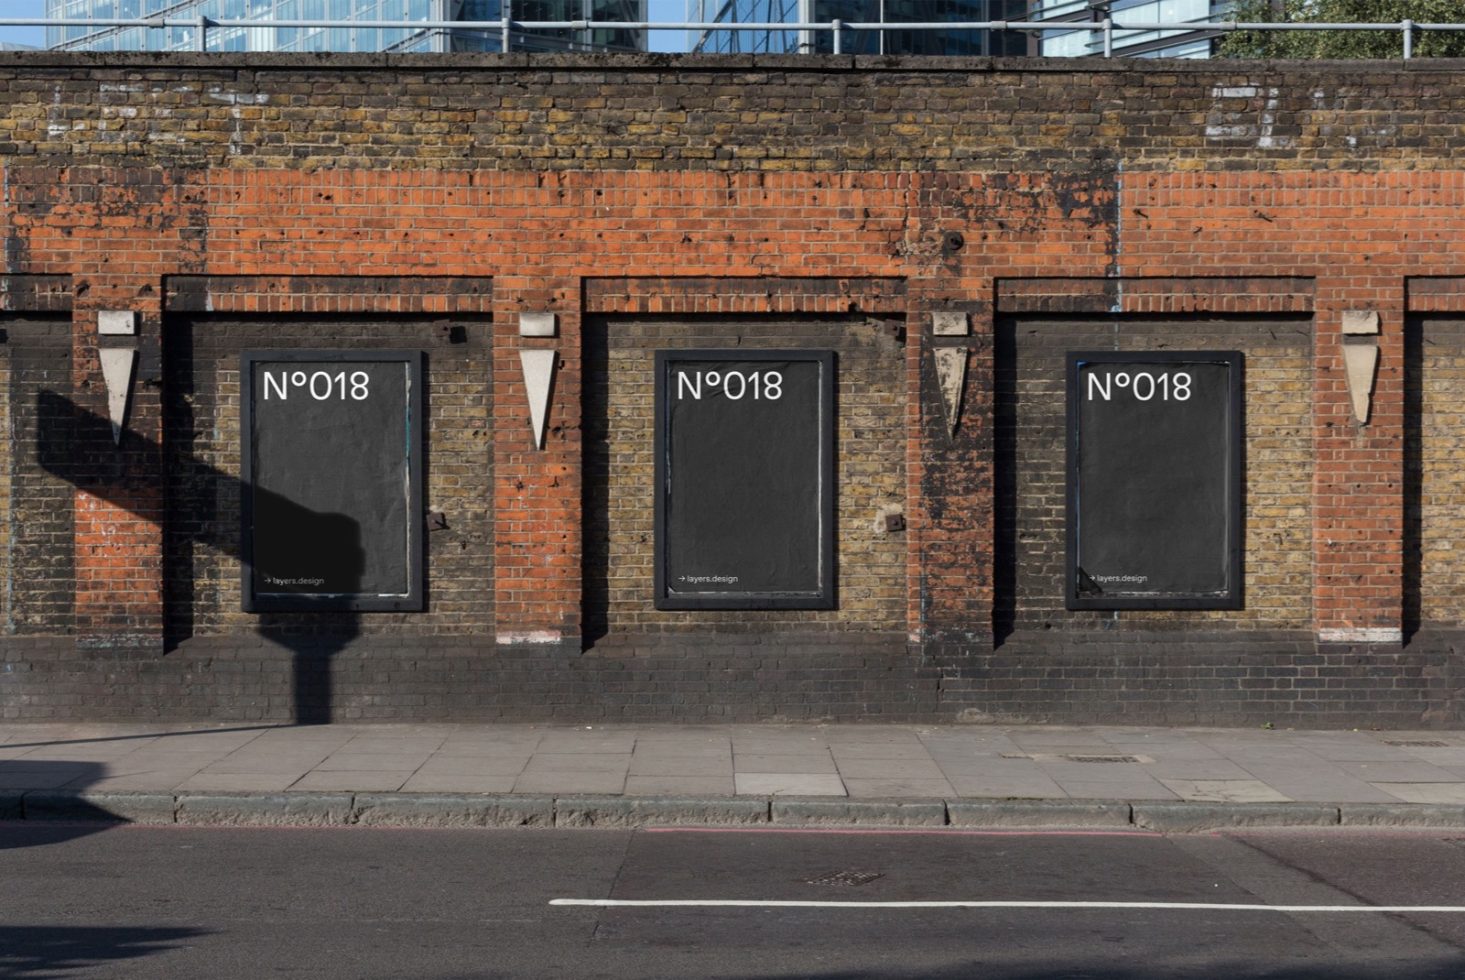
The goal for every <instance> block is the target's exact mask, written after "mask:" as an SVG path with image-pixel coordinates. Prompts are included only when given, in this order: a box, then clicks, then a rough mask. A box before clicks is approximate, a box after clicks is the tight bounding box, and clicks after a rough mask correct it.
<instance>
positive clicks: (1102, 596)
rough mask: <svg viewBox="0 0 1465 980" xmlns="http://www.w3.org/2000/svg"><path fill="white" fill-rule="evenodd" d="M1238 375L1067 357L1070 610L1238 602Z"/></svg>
mask: <svg viewBox="0 0 1465 980" xmlns="http://www.w3.org/2000/svg"><path fill="white" fill-rule="evenodd" d="M1241 370H1242V355H1241V354H1240V353H1238V352H1235V351H1224V352H1215V351H1188V352H1180V351H1162V352H1148V351H1144V352H1112V351H1108V352H1103V353H1081V354H1074V353H1071V354H1069V355H1068V569H1067V580H1068V581H1067V586H1066V593H1067V596H1066V597H1067V603H1068V608H1070V609H1239V608H1240V607H1241V542H1242V538H1241V446H1242V429H1241Z"/></svg>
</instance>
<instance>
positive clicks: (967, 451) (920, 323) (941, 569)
mask: <svg viewBox="0 0 1465 980" xmlns="http://www.w3.org/2000/svg"><path fill="white" fill-rule="evenodd" d="M923 287H924V288H923ZM946 288H948V289H949V286H948V287H946ZM912 294H913V297H912V306H913V307H914V308H915V309H916V310H918V311H919V312H916V313H914V314H913V316H912V319H911V321H910V323H909V325H908V329H909V334H908V340H907V347H906V349H907V353H908V357H909V358H910V365H909V371H910V377H911V379H912V387H911V407H910V410H909V411H910V414H911V431H912V432H913V433H917V434H918V435H917V437H916V438H914V439H913V440H912V447H911V450H910V455H909V457H908V459H907V465H908V473H909V477H908V479H909V482H910V490H909V494H910V498H911V506H910V517H911V527H910V530H909V531H908V532H907V533H908V534H910V535H911V542H910V561H911V569H910V576H909V577H910V583H911V603H912V605H911V610H910V614H909V616H908V621H909V623H910V624H911V633H912V639H913V640H921V639H955V640H961V641H973V642H978V643H986V642H990V640H991V637H992V569H993V566H992V537H993V523H992V308H991V304H990V303H988V302H985V301H981V300H975V299H973V298H972V297H973V296H974V295H978V291H977V289H976V288H975V287H973V288H969V289H966V290H958V291H956V292H951V293H941V292H938V291H937V290H936V289H935V288H934V285H933V284H930V283H927V284H917V283H913V284H912ZM932 311H939V312H941V313H954V314H959V315H961V316H965V317H966V322H967V332H966V333H965V334H947V335H944V336H936V335H935V334H934V327H933V323H932ZM943 349H945V350H958V351H960V352H961V354H962V355H964V356H961V357H958V358H957V359H956V363H959V364H960V363H964V366H965V384H964V386H963V389H962V397H961V404H960V410H959V414H958V417H957V425H956V430H955V432H952V430H951V428H950V425H949V422H948V419H947V415H946V409H945V407H944V402H943V397H942V391H941V386H940V379H939V376H938V371H937V356H936V351H938V350H943Z"/></svg>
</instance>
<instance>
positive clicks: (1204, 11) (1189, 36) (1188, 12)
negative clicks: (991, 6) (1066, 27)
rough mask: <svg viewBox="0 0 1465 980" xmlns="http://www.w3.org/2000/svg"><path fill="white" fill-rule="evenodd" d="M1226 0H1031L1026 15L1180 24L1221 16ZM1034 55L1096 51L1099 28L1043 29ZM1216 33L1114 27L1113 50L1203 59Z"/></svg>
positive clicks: (1071, 20) (1099, 49) (1100, 44)
mask: <svg viewBox="0 0 1465 980" xmlns="http://www.w3.org/2000/svg"><path fill="white" fill-rule="evenodd" d="M1231 7H1232V2H1231V0H1033V3H1032V10H1031V13H1030V14H1029V19H1030V20H1033V21H1054V22H1058V23H1085V22H1086V23H1097V22H1100V21H1102V20H1104V18H1105V17H1110V18H1112V19H1114V20H1117V21H1121V22H1122V21H1126V20H1128V21H1132V22H1136V23H1166V24H1184V23H1187V22H1190V23H1204V22H1206V21H1219V20H1225V19H1227V18H1228V17H1229V16H1230V15H1231ZM1041 37H1042V39H1041V40H1040V41H1039V42H1038V51H1037V53H1039V54H1041V55H1043V56H1044V57H1048V58H1066V57H1076V56H1080V55H1102V54H1103V53H1104V35H1103V34H1102V33H1101V32H1099V31H1044V32H1043V33H1042V36H1041ZM1220 37H1221V35H1220V33H1219V32H1216V31H1201V30H1186V29H1184V28H1181V29H1179V30H1174V31H1115V32H1114V54H1116V55H1121V56H1124V57H1132V58H1209V57H1211V55H1213V54H1214V53H1215V46H1216V45H1217V44H1218V43H1219V42H1220Z"/></svg>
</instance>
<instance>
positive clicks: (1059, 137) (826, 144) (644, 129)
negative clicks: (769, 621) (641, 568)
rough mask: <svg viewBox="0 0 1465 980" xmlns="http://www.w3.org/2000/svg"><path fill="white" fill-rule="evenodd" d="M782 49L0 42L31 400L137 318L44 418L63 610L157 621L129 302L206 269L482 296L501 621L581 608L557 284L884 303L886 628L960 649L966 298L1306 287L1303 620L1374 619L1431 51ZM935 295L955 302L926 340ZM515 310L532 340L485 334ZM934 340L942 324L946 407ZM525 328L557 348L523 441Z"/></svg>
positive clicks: (552, 635)
mask: <svg viewBox="0 0 1465 980" xmlns="http://www.w3.org/2000/svg"><path fill="white" fill-rule="evenodd" d="M791 65H792V66H791ZM791 65H785V64H783V63H782V62H779V63H777V64H776V65H775V64H774V63H772V62H770V63H767V64H766V65H764V64H761V63H757V62H753V61H743V60H738V59H706V60H702V61H698V60H695V59H690V60H687V61H685V62H679V63H674V64H670V66H665V65H661V63H660V62H657V61H655V60H654V59H649V60H638V59H620V60H617V59H609V60H604V61H593V60H586V61H577V60H575V59H569V60H563V59H561V60H558V61H555V60H546V61H544V62H543V63H542V64H541V63H534V64H528V65H527V66H526V65H521V64H519V63H517V62H515V63H513V64H509V63H508V62H505V63H504V64H503V65H496V64H494V63H491V62H484V61H481V60H473V59H465V60H463V61H462V62H461V63H458V62H448V63H441V62H432V61H401V62H399V61H388V60H383V59H361V58H357V59H349V58H348V59H340V60H338V61H336V62H332V61H331V60H329V59H327V60H322V61H316V60H313V61H311V62H310V64H309V65H308V66H307V65H304V64H303V63H298V62H295V61H292V60H291V59H289V58H278V59H273V60H271V59H256V60H255V61H252V62H250V61H242V62H237V63H236V62H221V61H198V60H196V59H189V58H186V57H180V58H177V59H161V60H158V59H150V60H143V59H129V58H128V57H126V56H120V57H119V58H118V59H117V60H116V62H115V64H112V65H99V64H98V63H97V62H96V61H95V60H79V59H78V60H72V61H68V60H66V58H65V57H63V56H57V55H49V54H48V55H43V56H36V57H32V58H31V59H29V60H27V59H25V58H17V57H12V58H7V59H5V60H4V61H0V82H3V83H4V86H5V87H4V89H3V91H0V130H3V131H4V132H5V133H6V141H5V142H0V165H3V167H4V177H5V186H6V194H5V196H4V199H3V201H0V223H3V226H4V228H5V235H6V244H7V251H6V260H7V262H8V267H7V269H6V270H5V271H6V272H7V273H9V274H10V275H12V276H55V277H70V282H71V283H72V284H73V286H72V291H73V296H74V302H73V305H74V316H73V329H72V357H73V359H72V377H71V381H70V387H69V390H68V391H66V392H64V394H65V396H66V397H68V398H70V399H71V400H72V401H73V402H74V403H75V404H76V405H77V406H78V407H79V408H80V409H81V410H83V411H85V412H90V413H92V414H94V415H100V416H103V417H104V416H105V414H106V394H105V388H104V385H103V384H102V381H101V376H100V370H99V367H98V359H97V350H98V347H99V345H100V343H101V342H100V341H99V340H98V339H97V337H96V334H95V330H94V327H95V322H96V314H97V312H98V311H101V310H111V309H126V310H135V311H138V312H139V313H140V314H141V319H142V331H141V335H140V336H139V337H138V338H137V339H136V341H135V342H134V341H116V340H108V341H107V343H122V344H132V345H134V346H136V348H137V349H138V350H139V352H140V355H141V367H140V370H139V374H138V379H137V383H136V385H135V388H134V392H133V408H132V413H131V418H130V423H129V435H128V437H127V439H126V440H125V441H124V444H123V446H122V447H121V448H120V449H116V448H113V447H112V446H110V445H108V444H106V442H105V441H98V442H96V443H95V444H85V445H80V446H78V447H76V454H77V461H76V463H75V466H74V469H73V471H72V473H71V477H72V481H71V482H72V483H73V485H74V486H75V487H76V490H75V501H74V510H75V537H74V556H75V569H74V574H75V596H74V617H75V619H74V624H75V625H74V629H75V633H76V635H77V636H78V637H79V638H81V639H82V640H84V641H85V642H87V643H89V644H92V645H95V646H100V647H118V646H139V645H140V646H143V647H150V646H156V645H158V644H160V643H161V642H162V640H161V638H162V636H163V622H164V620H165V615H164V602H165V594H164V581H163V571H162V564H163V544H162V542H163V531H162V527H163V525H164V524H165V523H166V521H167V519H168V515H167V509H166V508H167V501H166V500H165V499H164V498H163V495H162V487H163V484H164V481H163V480H162V478H161V473H160V467H161V465H162V457H161V455H160V453H159V450H158V447H159V446H161V445H164V444H165V443H166V441H167V439H168V437H169V434H168V433H167V432H166V431H165V427H164V424H163V414H162V409H161V405H162V389H163V387H164V386H166V385H167V384H168V378H167V377H165V376H164V372H163V371H162V368H161V365H162V363H163V361H164V357H163V354H162V351H163V349H164V348H165V347H166V345H167V343H168V337H167V334H166V331H165V330H164V328H163V324H164V322H165V319H166V317H168V316H171V315H173V314H175V313H185V312H189V311H190V310H193V311H196V310H197V308H198V307H197V305H196V304H197V302H198V300H197V298H196V296H197V289H198V287H197V282H199V281H202V280H203V279H207V281H208V282H209V283H212V285H211V286H209V287H208V288H207V289H205V290H204V293H205V294H206V295H207V297H208V300H207V302H208V303H209V304H214V303H218V304H223V307H227V308H228V309H229V310H231V311H233V312H237V313H239V314H241V315H246V314H247V315H257V316H264V315H274V314H284V313H290V314H312V313H330V314H369V315H373V316H378V315H398V314H407V313H421V312H425V313H430V314H441V315H444V316H448V317H451V316H452V315H453V314H454V313H455V312H462V313H465V314H466V313H467V312H472V314H473V315H475V316H477V315H484V314H491V317H492V328H491V329H492V352H491V358H490V363H491V368H490V372H491V374H490V377H491V388H492V392H491V405H492V426H491V429H492V449H491V452H492V461H491V465H485V467H484V473H483V488H484V492H485V493H487V494H488V495H489V496H490V497H491V501H492V506H491V513H492V562H491V565H492V581H491V582H484V583H483V584H482V585H483V588H485V589H488V590H491V592H492V597H493V602H492V609H493V622H492V632H493V634H494V636H495V637H496V638H497V640H498V641H499V642H501V643H521V642H538V641H544V642H550V641H561V640H571V641H573V640H574V639H575V638H577V637H578V636H579V634H580V625H581V624H580V620H581V612H582V572H581V563H582V557H583V553H584V543H583V538H582V535H583V524H584V522H583V520H582V509H583V493H584V487H583V480H582V464H583V457H584V446H583V444H582V437H581V430H582V426H583V424H584V420H582V418H581V410H582V386H583V379H582V368H583V364H584V359H585V353H584V349H583V345H582V339H581V323H582V319H583V318H584V317H586V316H590V315H601V314H610V313H616V314H645V315H651V316H669V315H699V316H700V315H708V314H720V315H728V316H759V315H768V316H773V315H777V316H788V315H795V316H797V315H803V314H829V313H839V314H880V315H882V316H895V317H898V318H900V317H903V318H904V322H905V324H906V331H907V339H906V343H905V353H904V358H905V364H904V374H903V378H904V384H905V393H904V394H905V398H904V401H903V404H904V406H905V408H904V409H903V411H904V412H905V416H904V421H905V428H906V443H905V459H904V468H905V478H904V483H905V493H906V498H907V499H906V500H905V501H904V504H905V508H906V518H907V521H908V530H907V531H906V532H905V542H906V557H905V567H906V576H905V579H906V601H905V605H904V608H905V612H904V622H903V624H902V625H903V627H904V630H903V631H904V632H905V633H906V634H907V635H908V636H909V637H911V638H914V639H916V640H927V639H940V638H948V639H951V638H954V639H958V640H961V639H966V640H968V641H970V642H973V643H976V644H978V645H980V644H983V643H986V642H989V641H990V636H991V628H992V603H993V588H994V586H993V576H992V562H993V559H992V555H993V535H994V524H993V514H992V507H993V503H992V497H993V489H992V488H993V478H994V472H993V467H994V463H993V456H992V416H993V397H992V392H993V387H994V383H995V377H996V374H995V371H996V368H995V365H994V355H993V334H994V326H993V324H994V318H995V317H997V316H998V315H999V313H1000V314H1007V313H1032V312H1096V311H1098V312H1104V313H1113V314H1119V315H1142V314H1154V313H1164V314H1167V315H1176V316H1178V315H1185V314H1196V315H1216V314H1227V313H1242V314H1257V313H1269V312H1270V313H1288V314H1304V315H1306V314H1311V315H1312V317H1313V329H1312V337H1313V346H1312V350H1311V371H1310V372H1307V373H1305V374H1302V375H1300V376H1299V379H1298V383H1305V384H1306V385H1308V390H1309V392H1310V394H1309V399H1310V418H1309V419H1308V424H1309V426H1310V429H1311V441H1312V460H1311V462H1312V474H1313V475H1312V487H1311V492H1312V499H1311V502H1310V503H1311V513H1312V528H1311V537H1310V540H1311V542H1312V545H1311V548H1312V551H1311V555H1310V556H1309V561H1310V574H1309V578H1310V580H1311V583H1312V586H1311V597H1310V598H1311V605H1310V608H1311V612H1310V617H1309V620H1308V628H1309V629H1310V630H1311V631H1312V633H1313V634H1315V635H1316V636H1317V637H1319V638H1321V639H1323V640H1325V641H1360V640H1384V641H1386V640H1391V639H1397V637H1398V634H1399V630H1400V628H1401V623H1402V615H1403V607H1404V595H1403V592H1404V589H1403V585H1402V578H1401V575H1402V568H1403V564H1404V556H1403V544H1402V541H1403V537H1402V530H1401V527H1402V522H1403V519H1404V489H1403V487H1404V481H1403V478H1402V474H1403V470H1404V451H1403V433H1404V406H1405V392H1406V387H1407V385H1408V384H1409V383H1410V379H1409V378H1407V377H1406V376H1405V373H1404V370H1403V365H1404V343H1403V337H1404V330H1403V326H1404V317H1405V313H1406V287H1407V285H1408V284H1409V282H1411V280H1413V279H1414V278H1415V277H1436V278H1439V277H1462V276H1465V259H1462V258H1461V257H1460V255H1459V253H1458V249H1457V248H1456V247H1455V243H1457V242H1458V241H1459V240H1460V239H1461V238H1462V236H1465V209H1462V207H1461V205H1462V204H1465V176H1462V172H1461V171H1460V170H1458V169H1457V166H1458V165H1457V164H1456V162H1455V157H1456V155H1457V147H1456V146H1455V143H1457V142H1459V141H1460V139H1461V137H1460V136H1459V134H1458V133H1456V132H1455V130H1456V129H1457V128H1458V127H1453V126H1447V127H1443V128H1441V127H1440V126H1439V124H1438V123H1437V122H1436V121H1435V120H1438V119H1441V118H1444V119H1455V118H1457V116H1456V115H1451V113H1456V114H1457V113H1458V112H1460V111H1465V110H1462V107H1465V83H1462V82H1460V81H1459V79H1458V77H1457V76H1455V75H1453V74H1450V73H1446V72H1438V73H1435V72H1430V71H1428V70H1427V69H1425V70H1420V69H1414V68H1412V69H1411V70H1410V71H1408V72H1405V71H1403V70H1402V69H1398V68H1397V67H1381V66H1377V65H1370V66H1366V67H1357V66H1340V65H1327V64H1319V65H1303V66H1277V65H1269V66H1246V65H1237V64H1215V65H1201V66H1181V67H1176V66H1173V65H1160V66H1142V67H1140V66H1135V65H1131V64H1126V65H1123V66H1118V67H1114V66H1109V67H1105V68H1103V69H1095V68H1094V67H1093V66H1089V65H1082V66H1065V65H1059V64H1057V63H1052V62H1041V61H1034V62H1011V63H995V64H987V63H982V65H981V66H979V67H975V68H968V67H956V66H949V65H945V64H941V65H935V64H928V63H924V62H919V63H918V62H911V63H909V64H905V63H901V62H898V61H897V62H893V63H892V64H891V65H890V66H887V67H861V68H859V69H856V68H854V67H853V62H852V61H849V60H848V59H807V60H804V61H801V62H795V63H791ZM1323 92H1328V93H1332V94H1329V95H1322V94H1320V93H1323ZM1389 127H1392V129H1391V130H1390V132H1391V133H1392V135H1380V134H1381V133H1383V132H1384V130H1386V129H1389ZM426 281H431V282H433V283H436V284H438V285H437V286H435V287H433V289H431V290H428V291H426V292H423V291H422V290H421V289H419V287H418V286H417V285H414V284H415V283H418V282H426ZM323 282H324V283H327V285H325V286H322V285H321V283H323ZM241 283H242V284H244V285H241ZM330 283H334V284H335V285H330ZM190 284H192V285H190ZM189 290H193V291H194V292H193V293H190V292H189ZM470 290H478V291H477V292H470ZM1411 295H1412V294H1411ZM191 296H192V297H193V298H190V297H191ZM464 296H468V297H470V300H464V299H463V297H464ZM1431 296H1432V299H1431V300H1430V302H1432V303H1435V304H1437V305H1438V304H1445V305H1444V307H1440V308H1447V309H1449V310H1451V311H1456V312H1458V311H1459V309H1460V308H1461V306H1462V305H1465V294H1455V293H1451V292H1449V291H1448V290H1444V291H1436V292H1434V293H1432V294H1431ZM1456 300H1459V302H1456ZM1421 302H1423V300H1421ZM27 303H29V304H30V305H29V306H28V305H27ZM38 303H39V301H35V300H29V301H28V300H24V299H23V298H21V299H16V300H14V301H12V302H11V305H10V308H11V309H12V310H16V311H20V310H25V309H32V308H35V307H36V306H37V304H38ZM190 304H194V305H190ZM209 309H210V310H211V311H213V312H220V311H221V307H219V306H212V305H210V306H209ZM1356 309H1367V310H1373V311H1377V312H1378V313H1379V315H1380V318H1381V322H1382V332H1381V334H1380V335H1379V336H1378V338H1377V340H1376V342H1377V344H1378V346H1379V349H1380V353H1381V362H1380V364H1381V366H1380V369H1379V373H1378V378H1377V382H1376V386H1375V389H1374V391H1373V395H1372V408H1371V412H1370V416H1369V419H1368V422H1367V424H1359V423H1358V422H1356V421H1355V420H1354V419H1353V417H1352V408H1351V403H1350V399H1349V393H1348V390H1347V386H1346V383H1345V379H1344V373H1343V370H1342V338H1341V335H1340V332H1339V324H1340V320H1341V316H1342V314H1343V312H1344V311H1348V310H1356ZM938 311H956V312H961V313H965V314H967V315H968V317H969V319H970V323H971V332H970V334H969V335H968V336H965V337H959V338H949V337H943V338H933V337H932V335H931V326H930V315H931V313H933V312H938ZM534 312H553V313H555V314H557V315H558V322H559V328H558V334H557V336H555V337H554V338H524V337H521V336H520V335H519V330H518V327H519V318H520V316H521V315H522V314H525V313H534ZM937 346H958V347H961V348H964V349H965V350H966V351H967V368H968V375H967V383H966V388H965V397H964V401H963V404H962V406H961V412H962V415H961V420H960V423H959V425H958V426H957V428H956V430H955V432H954V434H952V433H950V432H949V431H948V428H947V425H946V421H945V418H944V416H943V413H942V409H941V403H940V399H939V396H938V392H937V387H936V384H935V374H934V368H933V361H932V351H933V349H934V348H935V347H937ZM530 347H538V348H553V349H554V350H555V351H556V352H557V355H558V373H557V377H556V382H555V395H554V400H553V403H552V406H551V413H550V417H549V423H548V434H547V437H546V441H545V446H544V448H543V449H542V450H541V449H537V448H535V447H534V445H533V444H532V440H531V437H530V430H529V424H528V421H527V407H526V404H525V400H524V391H523V383H522V377H521V374H520V365H519V357H518V353H519V351H520V350H521V349H524V348H530ZM14 390H15V389H14V386H13V385H12V397H14ZM12 413H13V405H12ZM87 431H92V430H87ZM95 431H96V432H100V431H101V430H100V429H97V430H95ZM12 509H13V508H12ZM220 519H225V520H227V519H229V518H228V515H221V518H220ZM1258 558H1264V556H1249V560H1250V561H1253V562H1254V561H1256V560H1258ZM460 584H461V583H460ZM648 588H649V585H648ZM1211 618H1214V617H1211ZM1203 622H1204V617H1197V619H1196V623H1197V628H1200V626H1201V624H1203ZM480 638H481V637H480Z"/></svg>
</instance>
